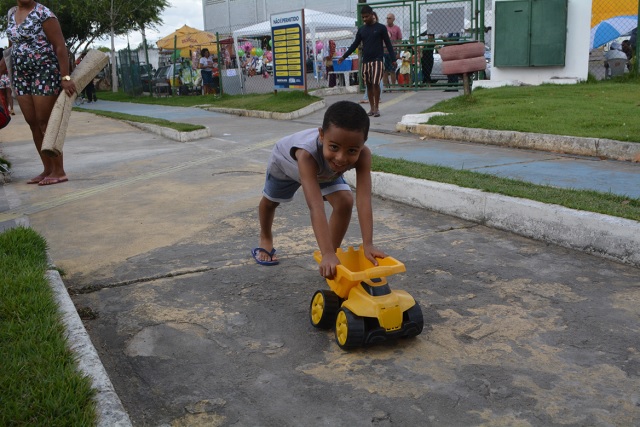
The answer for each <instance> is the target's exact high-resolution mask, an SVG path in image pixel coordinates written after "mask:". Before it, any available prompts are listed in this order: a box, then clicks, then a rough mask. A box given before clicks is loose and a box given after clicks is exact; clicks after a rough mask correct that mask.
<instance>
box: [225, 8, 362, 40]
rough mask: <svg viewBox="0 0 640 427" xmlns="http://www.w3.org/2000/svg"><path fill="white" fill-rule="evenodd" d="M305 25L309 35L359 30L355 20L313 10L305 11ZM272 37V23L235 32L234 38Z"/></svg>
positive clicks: (259, 24) (263, 23) (267, 22)
mask: <svg viewBox="0 0 640 427" xmlns="http://www.w3.org/2000/svg"><path fill="white" fill-rule="evenodd" d="M304 25H305V27H306V31H307V33H311V34H313V33H317V32H323V33H326V34H327V35H330V34H331V32H334V31H338V32H340V33H341V34H343V33H342V32H341V31H340V30H351V31H352V34H355V32H356V30H357V27H356V20H355V18H349V17H345V16H340V15H334V14H333V13H325V12H320V11H317V10H312V9H304ZM270 35H271V22H270V21H264V22H260V23H258V24H254V25H251V26H249V27H245V28H241V29H239V30H235V31H234V32H233V38H234V39H236V40H237V39H238V38H242V37H246V38H259V37H264V36H270Z"/></svg>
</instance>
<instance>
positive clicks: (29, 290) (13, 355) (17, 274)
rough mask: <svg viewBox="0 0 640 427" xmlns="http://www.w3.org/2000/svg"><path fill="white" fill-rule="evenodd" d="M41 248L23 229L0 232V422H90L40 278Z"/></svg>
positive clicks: (91, 411) (80, 381)
mask: <svg viewBox="0 0 640 427" xmlns="http://www.w3.org/2000/svg"><path fill="white" fill-rule="evenodd" d="M46 246H47V244H46V242H45V240H44V239H43V238H42V237H41V236H40V235H38V234H37V233H36V232H35V231H33V230H32V229H29V228H24V227H19V228H14V229H10V230H7V231H5V232H3V233H1V234H0V361H1V362H0V364H1V366H2V367H1V368H0V390H1V391H0V425H2V426H91V425H95V421H96V415H95V407H94V402H93V400H92V399H93V390H92V389H91V383H90V380H89V379H88V378H87V377H83V376H82V375H81V374H80V373H79V372H78V370H77V366H76V363H75V360H74V355H73V354H72V353H71V351H70V350H69V349H68V346H67V342H66V340H65V338H64V326H63V325H62V322H61V319H60V315H59V314H58V308H57V306H56V303H55V301H54V298H53V292H52V290H51V288H50V287H49V283H48V282H47V279H46V278H45V276H44V274H45V271H46V270H47V255H46Z"/></svg>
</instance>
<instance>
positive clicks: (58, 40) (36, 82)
mask: <svg viewBox="0 0 640 427" xmlns="http://www.w3.org/2000/svg"><path fill="white" fill-rule="evenodd" d="M16 3H17V5H16V6H14V7H12V8H11V9H10V10H9V13H8V14H7V38H8V39H9V43H10V45H11V58H12V73H13V84H14V89H15V91H16V94H17V99H18V104H19V105H20V110H21V111H22V115H23V116H24V119H25V121H26V122H27V124H28V125H29V128H30V129H31V134H32V136H33V142H34V143H35V146H36V150H37V151H38V154H39V155H40V160H41V161H42V165H43V170H42V172H41V173H40V174H38V175H37V176H35V177H33V178H32V179H30V180H29V181H27V183H28V184H38V185H52V184H60V183H62V182H66V181H68V178H67V175H66V173H65V170H64V164H63V155H62V154H60V155H59V156H57V157H49V156H47V155H45V154H43V153H42V152H41V148H42V141H43V139H44V134H45V132H46V130H47V123H48V121H49V117H50V116H51V111H52V110H53V106H54V104H55V102H56V100H57V99H58V95H59V94H60V91H61V90H64V92H65V93H66V95H67V96H72V95H73V94H74V93H76V85H75V83H74V82H73V80H71V76H70V71H71V70H70V66H69V53H68V51H67V46H66V45H65V39H64V36H63V35H62V29H61V28H60V22H58V18H57V17H56V15H55V14H54V13H53V12H52V11H51V10H50V9H49V8H47V7H45V6H43V5H41V4H39V3H36V2H35V1H34V0H16ZM6 72H7V65H6V63H5V61H4V58H3V59H2V60H0V74H4V73H6Z"/></svg>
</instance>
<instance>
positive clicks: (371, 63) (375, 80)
mask: <svg viewBox="0 0 640 427" xmlns="http://www.w3.org/2000/svg"><path fill="white" fill-rule="evenodd" d="M360 15H361V17H362V21H363V22H364V25H363V26H361V27H360V28H359V29H358V32H357V33H356V38H355V40H354V41H353V43H352V44H351V46H349V49H347V51H346V52H345V53H344V55H342V56H341V57H340V59H338V63H339V64H342V62H343V61H344V60H345V59H346V58H347V57H348V56H349V55H351V53H353V51H355V50H356V49H357V47H358V46H360V43H362V51H361V52H362V59H361V60H362V79H363V80H364V83H365V85H366V86H367V93H368V94H369V105H370V107H371V109H370V110H369V112H368V113H367V114H368V115H370V116H374V117H380V110H379V109H378V105H379V103H380V80H382V73H383V68H384V65H383V48H382V43H384V44H385V45H386V46H387V49H388V51H389V52H390V53H391V55H392V57H394V58H395V53H394V51H393V44H392V43H391V39H390V38H389V33H388V32H387V27H386V26H384V25H382V24H380V23H378V22H376V21H375V17H374V15H373V9H371V6H369V5H365V6H363V7H362V9H361V10H360Z"/></svg>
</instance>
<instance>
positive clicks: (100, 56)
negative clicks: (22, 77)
mask: <svg viewBox="0 0 640 427" xmlns="http://www.w3.org/2000/svg"><path fill="white" fill-rule="evenodd" d="M108 62H109V56H107V54H105V53H104V52H100V51H99V50H97V49H91V50H89V51H88V52H87V55H86V56H85V57H84V59H83V60H82V62H80V63H79V64H78V66H77V67H76V69H75V70H73V72H72V73H71V80H72V81H73V82H74V83H75V84H76V92H75V93H74V94H73V95H71V96H67V94H66V93H65V92H64V91H61V92H60V95H58V99H57V100H56V103H55V105H54V106H53V110H52V111H51V116H50V117H49V122H48V123H47V130H46V132H45V134H44V140H43V141H42V149H41V150H40V151H41V152H42V153H43V154H46V155H47V156H49V157H58V156H59V155H60V154H62V147H63V146H64V138H65V137H66V136H67V126H68V125H69V118H70V117H71V108H72V107H73V103H74V101H75V100H76V98H77V97H78V92H77V91H78V90H82V88H84V87H85V86H86V85H87V84H88V83H89V82H90V81H91V80H93V79H94V78H95V76H96V75H98V73H99V72H100V70H102V69H103V68H104V67H105V65H107V63H108Z"/></svg>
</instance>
